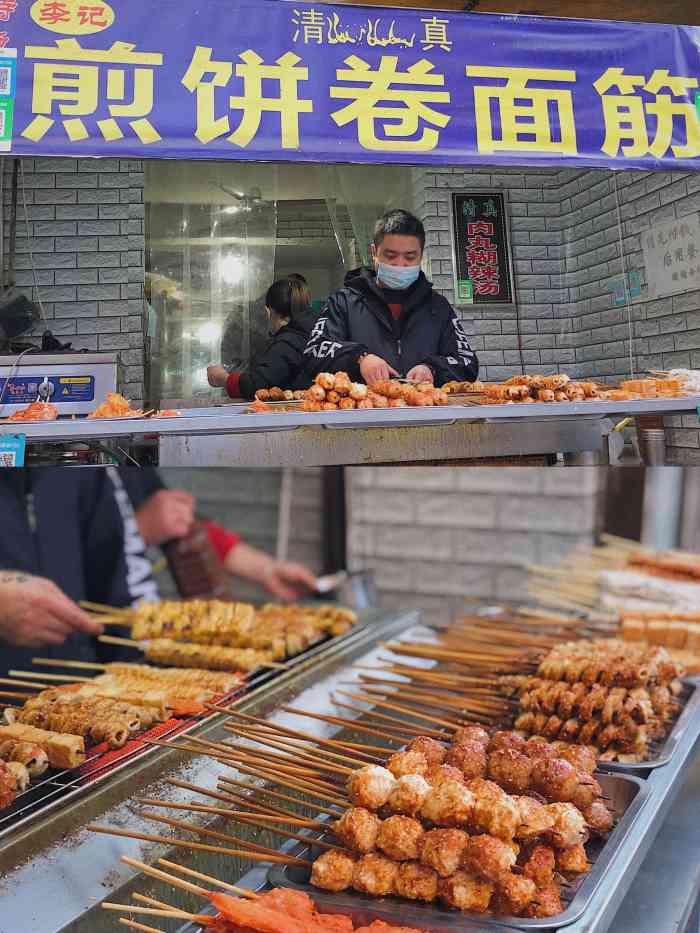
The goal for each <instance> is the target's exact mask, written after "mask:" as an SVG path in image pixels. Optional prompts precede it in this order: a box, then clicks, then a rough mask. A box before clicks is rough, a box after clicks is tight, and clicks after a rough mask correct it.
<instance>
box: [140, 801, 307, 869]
mask: <svg viewBox="0 0 700 933" xmlns="http://www.w3.org/2000/svg"><path fill="white" fill-rule="evenodd" d="M141 815H142V816H143V818H144V819H146V820H152V821H153V822H154V823H163V824H164V825H165V826H171V827H172V828H173V829H181V830H183V832H186V833H194V834H195V835H196V836H204V837H208V838H210V839H218V840H219V841H220V842H226V843H233V844H234V845H238V846H244V847H249V848H250V849H251V850H252V851H253V852H255V853H258V854H260V855H265V856H270V855H275V856H276V855H278V850H277V849H270V848H269V847H268V846H261V845H258V844H257V843H256V842H248V841H247V840H245V839H239V838H238V836H232V835H230V834H229V833H219V832H217V831H216V830H213V829H205V828H204V827H201V826H194V825H193V824H192V823H186V822H184V821H183V820H173V819H171V818H170V817H168V816H158V814H157V813H151V811H150V810H145V811H143V812H142V814H141ZM290 858H292V859H294V861H295V863H296V864H298V865H299V864H301V865H311V864H312V863H311V862H309V861H308V860H307V859H297V858H296V857H295V856H290Z"/></svg>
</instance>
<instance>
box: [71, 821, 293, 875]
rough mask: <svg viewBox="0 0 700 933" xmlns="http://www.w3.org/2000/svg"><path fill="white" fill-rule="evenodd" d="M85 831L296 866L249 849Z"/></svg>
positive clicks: (93, 828)
mask: <svg viewBox="0 0 700 933" xmlns="http://www.w3.org/2000/svg"><path fill="white" fill-rule="evenodd" d="M87 829H88V830H89V831H90V832H92V833H103V834H104V835H106V836H121V837H123V838H124V839H140V840H142V841H143V842H159V843H162V844H163V845H165V846H177V847H178V848H181V849H195V850H197V851H198V852H214V853H216V854H218V855H230V856H233V857H234V858H245V859H250V860H251V861H254V862H256V861H257V862H278V863H279V864H280V865H291V864H297V862H296V861H295V860H294V859H293V857H292V856H286V855H262V854H261V853H259V852H253V851H252V850H249V849H229V848H226V847H224V846H210V845H207V844H206V843H204V842H185V840H183V839H173V837H172V836H156V835H154V834H152V833H137V832H132V831H131V830H128V829H115V828H113V827H112V826H97V825H96V824H94V823H91V824H90V825H89V826H88V827H87Z"/></svg>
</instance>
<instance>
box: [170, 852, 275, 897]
mask: <svg viewBox="0 0 700 933" xmlns="http://www.w3.org/2000/svg"><path fill="white" fill-rule="evenodd" d="M158 864H159V865H165V866H166V867H167V868H172V869H173V870H174V871H179V872H182V874H183V875H190V876H191V877H192V878H199V880H200V881H207V882H209V884H211V885H214V886H218V887H220V888H223V889H224V890H225V891H231V893H232V894H236V895H237V896H238V897H245V898H247V899H248V900H249V901H257V899H258V895H257V894H255V892H254V891H249V890H248V889H247V888H239V887H237V886H236V885H235V884H229V883H228V881H221V879H220V878H213V877H212V876H211V875H205V874H204V872H201V871H195V870H194V869H193V868H185V866H184V865H178V864H177V863H176V862H169V861H168V860H167V859H164V858H159V859H158Z"/></svg>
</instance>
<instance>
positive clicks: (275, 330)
mask: <svg viewBox="0 0 700 933" xmlns="http://www.w3.org/2000/svg"><path fill="white" fill-rule="evenodd" d="M265 307H266V309H267V314H268V318H269V321H270V342H269V343H268V344H267V346H266V347H265V349H264V350H263V351H262V352H261V353H259V354H258V355H257V356H256V357H254V359H253V360H252V362H251V366H250V370H249V372H247V373H242V372H232V373H229V372H227V371H226V369H225V367H223V366H221V365H218V364H217V365H214V364H212V365H211V366H208V367H207V378H208V380H209V385H210V386H212V387H214V388H216V389H226V392H227V394H228V395H229V397H230V398H247V399H252V398H253V397H254V396H255V393H256V392H257V391H258V389H270V388H272V387H277V388H280V389H303V388H307V387H308V385H309V382H310V380H309V381H307V382H304V380H303V377H302V378H301V379H300V376H301V373H302V369H303V359H304V357H303V354H304V348H305V347H306V343H307V341H308V339H309V334H310V333H311V330H312V328H313V325H314V321H315V319H316V314H315V312H314V311H312V309H311V295H310V293H309V289H308V286H307V284H306V280H305V279H303V276H300V275H296V274H295V275H290V276H289V277H288V278H286V279H278V281H276V282H274V283H273V284H272V285H271V286H270V288H269V289H268V291H267V295H266V296H265Z"/></svg>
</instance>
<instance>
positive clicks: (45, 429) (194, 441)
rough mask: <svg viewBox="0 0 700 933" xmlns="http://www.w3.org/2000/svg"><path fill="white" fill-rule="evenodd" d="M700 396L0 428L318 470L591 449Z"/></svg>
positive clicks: (688, 407)
mask: <svg viewBox="0 0 700 933" xmlns="http://www.w3.org/2000/svg"><path fill="white" fill-rule="evenodd" d="M699 402H700V398H689V399H648V400H646V401H632V402H597V401H592V402H562V403H556V404H543V403H539V404H538V403H534V404H532V405H521V406H517V405H483V406H478V407H477V406H465V405H447V406H444V407H441V408H402V409H376V410H369V411H351V412H345V411H337V412H318V413H305V412H301V411H291V412H263V413H261V414H248V413H247V412H246V410H245V409H246V407H247V406H245V405H227V406H220V407H215V408H194V409H188V410H185V411H184V412H183V414H182V415H180V416H178V417H174V418H162V419H160V418H159V419H147V418H130V419H118V420H111V421H108V420H103V421H98V420H93V421H88V420H86V419H81V420H75V421H65V420H64V421H56V422H43V423H37V424H31V423H27V424H11V423H7V422H5V423H0V435H2V434H15V433H18V432H21V433H22V434H24V435H26V438H27V443H28V444H29V445H37V444H49V445H51V444H66V443H75V442H80V441H85V442H91V441H92V442H102V443H104V444H108V445H109V444H116V443H122V444H123V443H124V442H127V443H128V442H133V441H135V440H136V439H139V438H144V437H152V438H157V441H158V445H159V449H160V464H161V466H230V465H237V466H285V465H289V464H292V463H293V464H294V465H301V466H320V465H331V464H342V463H378V462H382V463H386V462H393V461H396V462H398V461H402V460H403V461H406V460H448V459H473V458H477V457H496V456H517V455H528V454H530V455H532V454H546V453H583V452H599V453H601V454H602V456H603V459H604V460H605V442H604V439H605V437H606V435H607V434H608V433H609V431H610V429H611V427H612V424H613V420H612V419H618V418H619V417H622V416H626V415H634V416H636V415H669V414H682V413H684V412H685V413H688V412H691V411H695V410H696V408H697V406H698V403H699Z"/></svg>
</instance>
